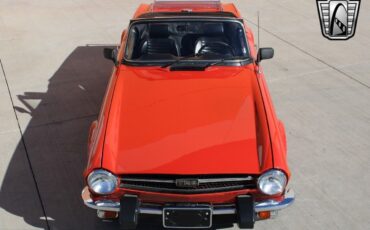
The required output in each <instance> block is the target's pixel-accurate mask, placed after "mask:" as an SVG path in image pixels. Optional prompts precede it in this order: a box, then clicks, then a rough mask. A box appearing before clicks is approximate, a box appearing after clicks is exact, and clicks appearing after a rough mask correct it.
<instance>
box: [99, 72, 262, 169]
mask: <svg viewBox="0 0 370 230" xmlns="http://www.w3.org/2000/svg"><path fill="white" fill-rule="evenodd" d="M255 81H256V79H255V74H254V71H253V69H252V67H245V68H242V67H212V68H209V69H208V70H206V71H184V72H170V71H168V70H166V69H159V68H152V67H147V68H135V67H121V69H120V75H119V76H118V79H117V83H116V86H115V92H114V97H113V100H112V105H111V109H110V114H109V119H108V123H107V132H106V138H105V144H104V153H103V167H104V168H107V169H109V170H111V171H112V172H114V173H116V174H149V173H150V174H180V175H181V174H182V175H186V174H188V175H190V174H193V175H194V174H244V173H251V174H257V173H259V171H260V166H259V161H258V155H257V142H256V122H255V114H256V113H255V100H254V95H256V92H258V91H255V89H254V88H255V87H254V85H256V83H255Z"/></svg>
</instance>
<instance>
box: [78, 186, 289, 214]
mask: <svg viewBox="0 0 370 230" xmlns="http://www.w3.org/2000/svg"><path fill="white" fill-rule="evenodd" d="M81 196H82V199H83V201H84V203H85V205H86V206H87V207H89V208H92V209H97V210H102V211H113V212H119V211H120V202H115V201H111V200H99V201H93V200H92V199H91V198H90V191H89V189H88V188H87V187H85V188H84V190H82V195H81ZM294 200H295V195H294V191H293V190H292V189H287V190H286V191H285V194H284V200H282V201H274V200H267V201H264V202H260V203H257V202H256V204H255V211H256V212H262V211H277V210H281V209H284V208H287V207H288V206H290V205H292V204H293V202H294ZM162 212H163V208H162V207H160V206H158V207H140V208H139V213H141V214H151V215H162ZM230 214H236V208H235V207H234V206H221V207H217V206H214V207H213V215H230Z"/></svg>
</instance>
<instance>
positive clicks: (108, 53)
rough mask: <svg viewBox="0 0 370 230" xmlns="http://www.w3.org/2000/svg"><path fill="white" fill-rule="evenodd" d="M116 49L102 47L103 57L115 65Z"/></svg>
mask: <svg viewBox="0 0 370 230" xmlns="http://www.w3.org/2000/svg"><path fill="white" fill-rule="evenodd" d="M117 55H118V50H117V49H116V48H114V49H112V48H104V57H105V58H106V59H108V60H112V61H113V62H114V64H115V65H117V64H118V60H117V58H118V57H117Z"/></svg>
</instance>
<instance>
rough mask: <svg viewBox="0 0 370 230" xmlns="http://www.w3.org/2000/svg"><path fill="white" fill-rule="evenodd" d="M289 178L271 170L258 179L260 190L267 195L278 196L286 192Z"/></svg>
mask: <svg viewBox="0 0 370 230" xmlns="http://www.w3.org/2000/svg"><path fill="white" fill-rule="evenodd" d="M286 182H287V178H286V175H285V173H283V172H282V171H280V170H275V169H273V170H270V171H267V172H265V173H264V174H262V175H261V176H260V177H259V178H258V182H257V185H258V189H259V190H260V191H261V192H263V193H264V194H266V195H270V196H272V195H277V194H280V193H282V192H283V191H284V189H285V186H286Z"/></svg>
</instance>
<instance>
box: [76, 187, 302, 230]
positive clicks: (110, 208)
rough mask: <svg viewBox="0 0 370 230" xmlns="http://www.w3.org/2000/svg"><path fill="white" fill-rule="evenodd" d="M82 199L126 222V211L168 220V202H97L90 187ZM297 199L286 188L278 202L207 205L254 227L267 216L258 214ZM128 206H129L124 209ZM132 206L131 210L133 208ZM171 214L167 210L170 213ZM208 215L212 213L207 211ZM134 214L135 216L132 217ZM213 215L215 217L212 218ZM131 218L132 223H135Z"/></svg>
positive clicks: (249, 198)
mask: <svg viewBox="0 0 370 230" xmlns="http://www.w3.org/2000/svg"><path fill="white" fill-rule="evenodd" d="M82 199H83V201H84V203H85V205H86V206H87V207H89V208H92V209H96V210H98V211H102V212H117V213H118V212H119V213H121V215H120V222H121V224H122V218H121V216H123V214H125V215H126V216H128V217H125V218H124V219H127V221H130V220H132V221H133V220H136V221H137V215H138V214H149V215H158V216H163V221H164V222H165V217H164V216H165V215H164V212H166V207H167V206H166V205H157V204H145V203H141V202H140V200H139V198H138V197H137V196H135V195H124V196H123V197H122V199H121V201H112V200H97V201H94V200H93V199H92V198H91V194H90V191H89V189H88V187H85V188H84V189H83V191H82ZM294 200H295V196H294V191H293V190H292V189H286V190H285V193H284V196H283V199H282V200H280V201H276V200H273V199H270V200H265V201H261V202H256V201H254V199H253V197H252V196H248V195H242V196H238V197H237V201H236V203H235V204H220V205H209V206H207V207H208V208H209V211H210V215H211V216H217V215H237V216H238V222H239V227H244V228H253V223H254V221H256V220H259V219H265V218H263V217H262V218H261V217H259V216H258V213H264V212H269V217H270V214H271V217H272V216H273V215H274V214H276V213H277V211H279V210H281V209H284V208H287V207H288V206H290V205H291V204H293V202H294ZM123 206H125V208H123ZM188 207H189V208H191V207H193V208H194V207H195V208H201V207H200V206H198V205H197V204H193V205H192V204H189V206H188ZM129 209H131V210H129ZM166 213H167V212H166ZM207 215H208V214H207ZM130 216H131V217H130ZM211 218H212V217H211ZM132 221H131V222H132ZM134 225H135V223H131V225H129V227H128V228H127V229H134Z"/></svg>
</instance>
